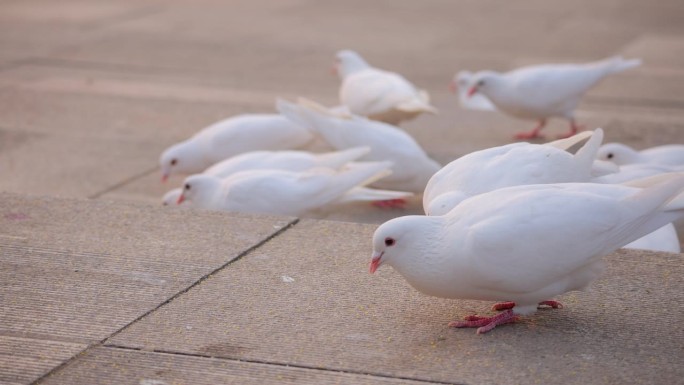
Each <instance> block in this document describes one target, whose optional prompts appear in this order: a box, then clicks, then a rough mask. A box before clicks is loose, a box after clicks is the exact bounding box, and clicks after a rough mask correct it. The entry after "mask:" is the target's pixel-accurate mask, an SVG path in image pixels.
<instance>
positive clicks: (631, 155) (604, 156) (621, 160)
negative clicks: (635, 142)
mask: <svg viewBox="0 0 684 385" xmlns="http://www.w3.org/2000/svg"><path fill="white" fill-rule="evenodd" d="M596 157H597V158H598V159H599V160H605V161H608V162H613V163H615V164H617V165H618V166H622V165H625V164H630V163H638V162H639V153H638V152H636V151H635V150H634V149H632V148H631V147H629V146H626V145H624V144H621V143H606V144H604V145H603V146H601V148H599V150H598V153H597V154H596Z"/></svg>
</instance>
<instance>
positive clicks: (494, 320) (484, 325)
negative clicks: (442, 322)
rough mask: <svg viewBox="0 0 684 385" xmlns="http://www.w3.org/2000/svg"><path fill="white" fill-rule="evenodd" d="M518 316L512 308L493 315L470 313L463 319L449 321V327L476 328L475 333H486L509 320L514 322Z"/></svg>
mask: <svg viewBox="0 0 684 385" xmlns="http://www.w3.org/2000/svg"><path fill="white" fill-rule="evenodd" d="M517 319H518V316H517V315H516V314H514V313H513V310H510V309H508V310H506V311H504V312H503V313H501V314H497V315H495V316H494V317H480V316H477V315H471V316H468V317H465V321H453V322H449V327H452V328H477V331H476V333H477V334H483V333H487V332H488V331H490V330H492V329H494V328H495V327H497V326H498V325H503V324H507V323H509V322H515V321H516V320H517Z"/></svg>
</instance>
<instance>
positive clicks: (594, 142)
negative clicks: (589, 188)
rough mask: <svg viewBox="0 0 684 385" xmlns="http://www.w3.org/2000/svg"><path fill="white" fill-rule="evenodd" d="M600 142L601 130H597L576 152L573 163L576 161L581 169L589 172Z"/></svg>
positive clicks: (601, 140)
mask: <svg viewBox="0 0 684 385" xmlns="http://www.w3.org/2000/svg"><path fill="white" fill-rule="evenodd" d="M602 142H603V130H602V129H601V128H597V129H596V130H594V134H593V135H592V136H591V138H589V140H588V141H587V143H586V144H585V145H584V146H582V148H580V149H579V150H577V153H576V154H575V161H577V163H578V164H579V166H580V168H581V169H586V170H591V168H592V166H593V164H594V161H595V160H596V154H597V153H598V150H599V147H601V143H602Z"/></svg>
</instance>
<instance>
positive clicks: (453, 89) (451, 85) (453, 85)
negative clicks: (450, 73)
mask: <svg viewBox="0 0 684 385" xmlns="http://www.w3.org/2000/svg"><path fill="white" fill-rule="evenodd" d="M449 91H451V93H452V94H455V93H456V91H458V85H457V84H456V81H455V80H452V81H451V82H450V83H449Z"/></svg>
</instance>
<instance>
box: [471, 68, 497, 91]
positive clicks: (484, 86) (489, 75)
mask: <svg viewBox="0 0 684 385" xmlns="http://www.w3.org/2000/svg"><path fill="white" fill-rule="evenodd" d="M500 82H501V75H499V74H498V73H496V72H493V71H482V72H478V73H476V74H475V75H474V76H473V78H472V82H471V85H470V88H469V89H468V96H469V97H470V96H473V95H475V94H476V93H478V92H479V93H481V94H483V95H485V96H490V95H491V94H492V92H494V90H495V89H496V88H497V86H498V85H499V84H500Z"/></svg>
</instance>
